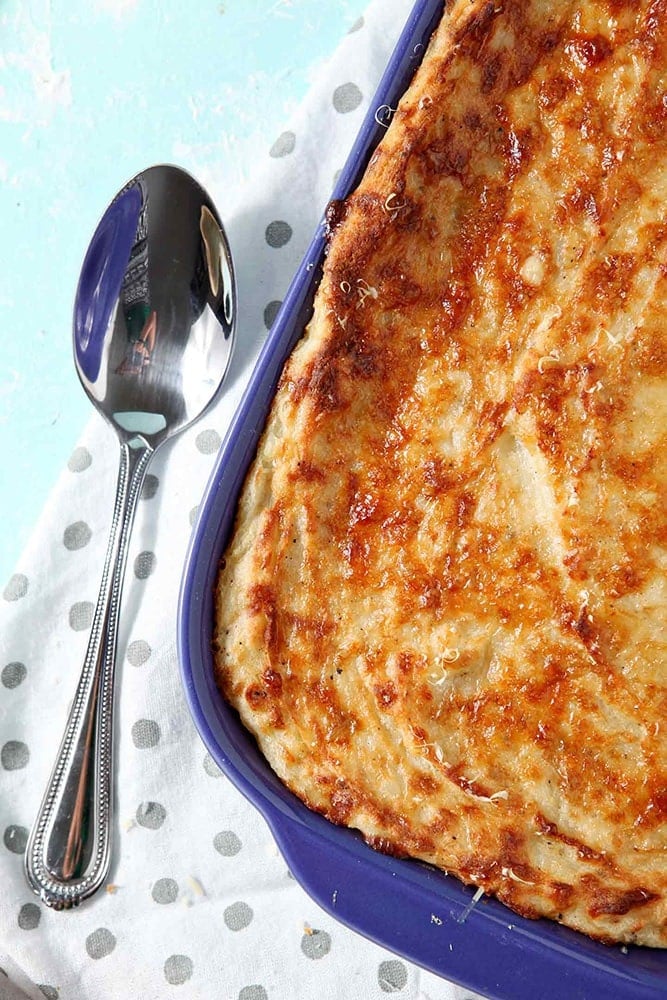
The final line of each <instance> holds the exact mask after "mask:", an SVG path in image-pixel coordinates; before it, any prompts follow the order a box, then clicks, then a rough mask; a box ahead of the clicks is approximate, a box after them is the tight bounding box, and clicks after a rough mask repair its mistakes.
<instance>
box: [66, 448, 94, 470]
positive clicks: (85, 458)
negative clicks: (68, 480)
mask: <svg viewBox="0 0 667 1000" xmlns="http://www.w3.org/2000/svg"><path fill="white" fill-rule="evenodd" d="M92 460H93V458H92V455H91V454H90V452H89V451H88V449H87V448H75V449H74V451H73V452H72V454H71V455H70V457H69V462H68V463H67V468H68V469H69V471H70V472H83V471H84V469H87V468H88V466H89V465H90V463H91V462H92Z"/></svg>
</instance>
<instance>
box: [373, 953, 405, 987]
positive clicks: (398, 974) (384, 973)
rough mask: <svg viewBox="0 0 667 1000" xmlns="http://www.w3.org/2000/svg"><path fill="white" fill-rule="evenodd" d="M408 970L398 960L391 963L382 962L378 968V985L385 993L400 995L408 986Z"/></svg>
mask: <svg viewBox="0 0 667 1000" xmlns="http://www.w3.org/2000/svg"><path fill="white" fill-rule="evenodd" d="M407 982H408V970H407V968H406V967H405V965H404V964H403V962H399V961H398V960H397V959H392V961H390V962H380V965H379V966H378V983H379V984H380V989H381V990H382V992H383V993H400V992H401V990H402V989H403V988H404V987H405V986H407Z"/></svg>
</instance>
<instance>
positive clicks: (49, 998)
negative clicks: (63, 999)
mask: <svg viewBox="0 0 667 1000" xmlns="http://www.w3.org/2000/svg"><path fill="white" fill-rule="evenodd" d="M37 988H38V989H39V990H41V992H42V993H43V994H44V996H45V997H46V1000H58V997H59V996H60V993H59V992H58V990H57V989H56V987H55V986H47V985H46V983H40V984H39V986H38V987H37Z"/></svg>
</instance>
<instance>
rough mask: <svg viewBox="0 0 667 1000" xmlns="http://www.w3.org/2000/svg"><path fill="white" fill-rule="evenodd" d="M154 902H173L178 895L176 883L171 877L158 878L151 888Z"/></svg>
mask: <svg viewBox="0 0 667 1000" xmlns="http://www.w3.org/2000/svg"><path fill="white" fill-rule="evenodd" d="M151 896H152V897H153V899H154V900H155V902H156V903H173V902H174V900H175V899H176V897H177V896H178V883H177V882H174V880H173V878H159V879H158V880H157V882H156V883H155V885H154V886H153V888H152V889H151Z"/></svg>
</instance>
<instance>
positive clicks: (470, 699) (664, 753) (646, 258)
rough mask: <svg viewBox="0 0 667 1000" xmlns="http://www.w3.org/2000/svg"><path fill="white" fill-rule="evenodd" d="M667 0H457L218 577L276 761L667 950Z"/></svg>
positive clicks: (496, 887) (514, 884)
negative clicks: (575, 0) (666, 373)
mask: <svg viewBox="0 0 667 1000" xmlns="http://www.w3.org/2000/svg"><path fill="white" fill-rule="evenodd" d="M666 140H667V3H666V2H665V0H651V2H648V0H644V2H623V0H589V2H587V3H582V2H578V3H569V2H564V0H551V2H549V0H512V2H506V3H497V2H495V3H487V2H480V0H473V2H469V0H465V2H463V0H458V2H457V0H455V2H453V3H451V4H450V5H449V6H448V8H447V11H446V13H445V15H444V18H443V20H442V22H441V24H440V26H439V28H438V30H437V31H436V33H435V35H434V37H433V39H432V42H431V45H430V47H429V49H428V51H427V54H426V57H425V59H424V62H423V64H422V66H421V69H420V70H419V71H418V73H417V76H416V78H415V80H414V81H413V84H412V86H411V87H410V89H409V91H408V92H407V94H406V96H405V97H404V99H403V100H402V102H401V104H400V107H399V109H398V111H397V113H396V114H395V116H394V120H393V122H392V124H391V127H390V128H389V130H388V131H387V134H386V137H385V138H384V140H383V142H382V143H381V145H380V147H379V148H378V150H377V151H376V153H375V154H374V156H373V158H372V160H371V163H370V165H369V167H368V170H367V172H366V175H365V177H364V179H363V181H362V183H361V185H360V187H359V188H358V190H357V191H356V192H355V193H354V194H352V195H351V197H350V198H349V199H348V200H347V201H346V203H345V204H344V205H343V206H342V208H341V210H339V211H338V212H337V213H336V216H337V224H336V226H335V229H334V232H333V236H332V239H331V244H330V248H329V254H328V258H327V262H326V266H325V272H324V277H323V280H322V283H321V286H320V289H319V292H318V295H317V299H316V302H315V308H314V315H313V318H312V321H311V323H310V325H309V327H308V329H307V331H306V333H305V336H304V338H303V339H302V341H301V342H300V343H299V345H298V346H297V348H296V349H295V351H294V353H293V355H292V357H291V359H290V360H289V362H288V364H287V365H286V368H285V370H284V373H283V376H282V380H281V383H280V386H279V389H278V392H277V395H276V398H275V401H274V403H273V407H272V410H271V413H270V417H269V420H268V424H267V427H266V430H265V433H264V436H263V438H262V441H261V444H260V447H259V450H258V453H257V457H256V460H255V462H254V465H253V466H252V468H251V471H250V473H249V475H248V478H247V481H246V484H245V488H244V490H243V494H242V497H241V500H240V505H239V510H238V517H237V523H236V527H235V531H234V534H233V537H232V539H231V542H230V544H229V548H228V550H227V552H226V556H225V562H224V566H223V569H222V571H221V574H220V578H219V582H218V589H217V622H216V637H215V650H216V671H217V678H218V681H219V684H220V687H221V690H222V691H223V693H224V695H225V697H226V698H227V699H228V700H229V701H230V702H231V703H232V704H233V705H234V706H236V708H237V709H238V711H239V713H240V715H241V718H242V720H243V722H244V723H245V725H246V726H247V727H248V728H249V729H250V730H251V731H252V732H253V733H254V734H255V736H256V737H257V740H258V742H259V745H260V747H261V749H262V750H263V752H264V753H265V755H266V757H267V758H268V760H269V761H270V763H271V765H272V766H273V768H274V769H275V770H276V772H277V773H278V774H279V775H280V777H281V778H282V779H283V780H284V781H285V782H286V784H287V785H288V786H289V787H290V788H291V789H292V790H293V791H294V792H295V793H296V794H297V795H298V796H300V797H301V798H302V799H303V800H304V801H305V802H306V803H307V804H308V805H309V806H311V807H312V808H313V809H315V810H317V811H318V812H320V813H323V814H324V815H325V816H327V817H329V818H330V819H331V820H332V821H333V822H335V823H340V824H346V825H349V826H352V827H356V828H358V829H359V830H361V831H362V832H363V834H364V835H365V837H366V839H367V840H368V842H369V843H370V844H371V845H373V846H375V847H377V848H379V849H380V850H384V851H389V852H392V853H394V854H396V855H405V856H413V857H417V858H421V859H423V860H425V861H428V862H431V863H433V864H434V865H437V866H439V867H441V868H443V869H446V870H447V871H449V872H450V873H453V874H456V875H457V876H459V877H460V878H461V879H463V880H464V881H466V882H469V883H474V884H475V885H477V886H479V887H481V888H483V889H484V891H485V892H487V893H493V894H495V895H496V896H497V897H498V898H499V899H501V900H503V901H504V902H505V903H507V904H508V906H510V907H512V909H514V910H516V911H517V912H519V913H521V914H524V915H526V916H529V917H538V916H546V917H550V918H553V919H555V920H558V921H561V922H563V923H564V924H567V925H568V926H570V927H573V928H576V929H578V930H580V931H584V932H585V933H587V934H590V935H592V936H593V937H595V938H598V939H600V940H603V941H607V942H614V941H621V942H637V943H641V944H646V945H653V946H662V947H664V946H665V945H667V926H666V923H667V854H666V851H667V831H666V822H665V821H666V817H667V744H666V741H665V729H666V727H667V698H666V689H665V682H666V680H667V656H666V651H667V627H666V626H667V576H666V568H667V544H666V543H667V521H666V516H665V511H666V509H667V504H666V495H665V494H666V489H665V487H666V485H667V380H666V375H665V360H666V356H667V352H666V342H667V336H666V331H667V224H666V219H665V206H666V205H667V156H666V153H667V148H666V146H667V141H666Z"/></svg>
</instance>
